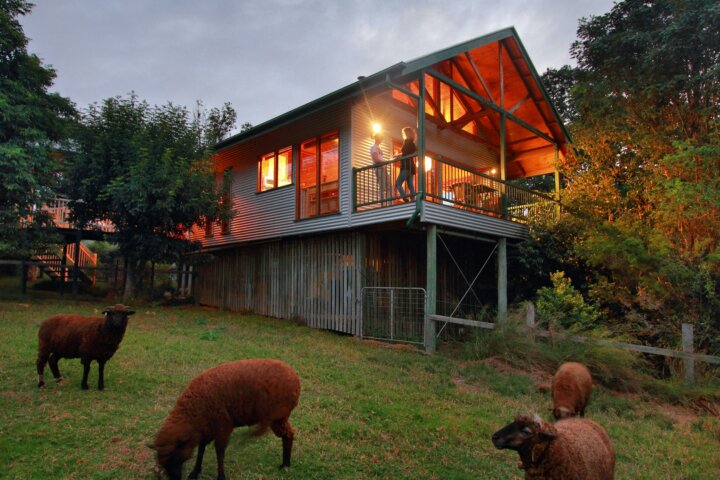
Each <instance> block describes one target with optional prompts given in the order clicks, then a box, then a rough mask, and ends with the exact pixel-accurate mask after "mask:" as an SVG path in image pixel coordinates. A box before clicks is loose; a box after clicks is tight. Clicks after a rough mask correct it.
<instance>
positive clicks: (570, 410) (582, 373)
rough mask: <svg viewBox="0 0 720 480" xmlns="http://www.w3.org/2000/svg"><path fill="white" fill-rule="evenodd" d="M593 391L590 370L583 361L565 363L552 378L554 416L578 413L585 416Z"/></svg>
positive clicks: (567, 415)
mask: <svg viewBox="0 0 720 480" xmlns="http://www.w3.org/2000/svg"><path fill="white" fill-rule="evenodd" d="M591 393H592V376H591V375H590V370H588V368H587V367H586V366H585V365H583V364H582V363H577V362H566V363H563V364H562V365H560V368H558V370H557V372H555V375H554V376H553V379H552V398H553V416H554V417H555V419H556V420H560V419H561V418H567V417H572V416H575V415H577V414H578V413H579V414H580V416H581V417H584V416H585V407H587V404H588V402H589V401H590V394H591Z"/></svg>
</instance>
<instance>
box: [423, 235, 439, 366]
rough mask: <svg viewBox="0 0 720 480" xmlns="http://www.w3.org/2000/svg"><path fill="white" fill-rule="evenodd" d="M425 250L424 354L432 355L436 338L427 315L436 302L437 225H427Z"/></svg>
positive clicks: (433, 311) (433, 326)
mask: <svg viewBox="0 0 720 480" xmlns="http://www.w3.org/2000/svg"><path fill="white" fill-rule="evenodd" d="M426 237H427V240H426V242H425V243H426V250H427V252H426V253H427V256H426V259H427V263H426V265H427V267H426V268H427V273H426V285H427V288H426V290H425V292H426V293H425V320H424V322H423V323H424V327H425V328H424V330H425V332H424V333H425V335H424V337H425V339H424V342H423V343H424V346H425V353H434V352H435V349H436V348H437V336H436V333H435V322H434V321H432V320H430V317H429V315H431V314H435V313H436V310H435V309H436V308H437V305H436V302H437V225H434V224H431V225H428V228H427V233H426Z"/></svg>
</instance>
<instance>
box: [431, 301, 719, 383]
mask: <svg viewBox="0 0 720 480" xmlns="http://www.w3.org/2000/svg"><path fill="white" fill-rule="evenodd" d="M534 317H535V316H534V308H532V309H528V314H527V326H528V331H529V332H530V333H531V334H532V335H533V336H538V337H551V338H557V339H562V340H565V339H567V340H571V341H573V342H578V343H591V344H595V345H604V346H608V347H613V348H618V349H620V350H628V351H632V352H639V353H647V354H651V355H661V356H664V357H671V358H679V359H682V360H683V373H684V378H685V382H687V383H694V381H695V362H696V361H698V362H705V363H709V364H711V365H720V357H716V356H713V355H705V354H702V353H695V352H694V351H693V326H692V325H691V324H689V323H683V325H682V344H683V350H682V351H678V350H670V349H668V348H658V347H650V346H647V345H637V344H634V343H625V342H616V341H612V340H606V339H603V338H591V337H583V336H581V335H571V334H567V333H554V332H550V331H548V330H536V329H535V320H534ZM427 321H428V322H442V323H445V322H447V323H454V324H458V325H465V326H469V327H477V328H484V329H488V330H492V329H494V328H495V324H494V323H491V322H481V321H479V320H466V319H464V318H455V317H446V316H444V315H427ZM425 348H426V350H429V351H433V350H434V349H435V345H425Z"/></svg>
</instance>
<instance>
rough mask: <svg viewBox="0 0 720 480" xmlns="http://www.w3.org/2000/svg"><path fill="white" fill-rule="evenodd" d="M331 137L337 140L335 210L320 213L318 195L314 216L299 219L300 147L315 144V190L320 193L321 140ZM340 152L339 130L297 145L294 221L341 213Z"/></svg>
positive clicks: (310, 138) (308, 139)
mask: <svg viewBox="0 0 720 480" xmlns="http://www.w3.org/2000/svg"><path fill="white" fill-rule="evenodd" d="M333 137H334V138H336V139H337V180H335V181H336V182H337V184H338V193H337V197H338V206H337V210H334V211H331V212H325V213H321V212H320V211H321V208H320V206H321V203H322V202H321V201H320V199H319V195H318V200H317V201H316V202H315V203H316V207H315V212H314V215H308V216H305V217H301V216H300V209H301V206H302V205H301V200H300V197H301V195H300V175H301V171H302V164H301V163H302V145H304V144H306V143H308V142H311V141H314V142H315V147H316V150H315V188H316V189H317V192H318V193H319V192H320V191H321V185H322V142H323V140H327V139H332V138H333ZM340 151H341V149H340V130H339V129H335V130H330V131H329V132H325V133H322V134H320V135H315V136H312V137H309V138H307V139H305V140H303V141H301V142H299V143H298V155H297V175H298V177H297V182H296V185H295V220H296V221H300V220H310V219H313V218H318V217H325V216H328V215H338V214H339V213H341V209H340V165H341V161H340Z"/></svg>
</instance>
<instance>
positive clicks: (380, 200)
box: [353, 155, 557, 222]
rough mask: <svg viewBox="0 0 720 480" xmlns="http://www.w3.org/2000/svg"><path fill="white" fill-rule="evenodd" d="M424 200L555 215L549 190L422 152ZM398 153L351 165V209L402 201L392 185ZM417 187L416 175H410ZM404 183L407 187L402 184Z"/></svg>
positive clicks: (502, 213)
mask: <svg viewBox="0 0 720 480" xmlns="http://www.w3.org/2000/svg"><path fill="white" fill-rule="evenodd" d="M417 167H418V169H419V168H423V169H424V170H425V185H426V188H425V192H424V197H423V200H425V201H429V202H434V203H440V204H443V205H449V206H452V207H455V208H460V209H463V210H467V211H470V212H475V213H479V214H482V215H489V216H493V217H500V218H505V219H508V220H513V221H518V222H527V221H528V220H529V219H530V218H533V217H536V216H542V217H554V216H555V215H556V214H557V202H556V201H555V200H554V199H553V198H552V197H550V196H548V195H544V194H542V193H538V192H534V191H531V190H527V189H524V188H521V187H517V186H515V185H511V184H509V183H507V182H505V181H502V180H499V179H497V178H494V177H491V176H489V175H486V174H484V173H481V172H479V171H477V170H475V169H473V168H471V167H468V166H466V165H462V164H459V163H456V162H453V161H451V160H448V159H445V158H442V157H440V156H438V155H428V156H426V157H425V161H424V162H423V165H417ZM399 170H400V159H394V160H391V161H389V162H383V163H378V164H373V165H368V166H365V167H360V168H354V169H353V181H354V183H353V187H354V201H355V211H365V210H371V209H375V208H383V207H389V206H392V205H397V204H401V203H402V202H403V198H402V197H401V195H400V193H399V192H398V190H397V189H396V187H395V180H396V179H397V176H398V174H399ZM413 180H414V186H415V191H416V192H417V191H419V188H418V186H419V185H418V184H419V175H417V174H416V175H414V177H413ZM404 188H405V187H404Z"/></svg>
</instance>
